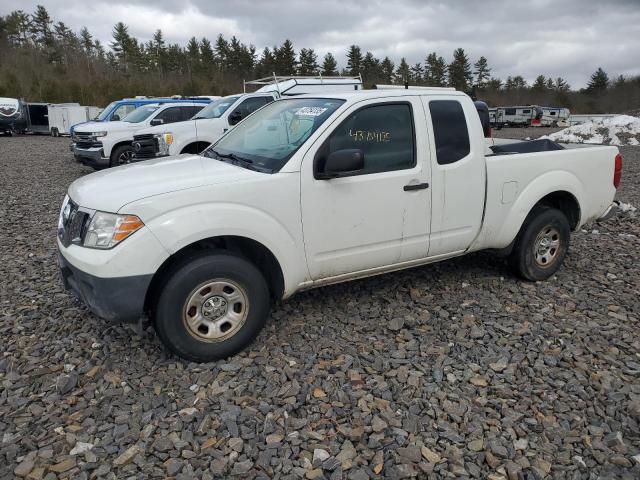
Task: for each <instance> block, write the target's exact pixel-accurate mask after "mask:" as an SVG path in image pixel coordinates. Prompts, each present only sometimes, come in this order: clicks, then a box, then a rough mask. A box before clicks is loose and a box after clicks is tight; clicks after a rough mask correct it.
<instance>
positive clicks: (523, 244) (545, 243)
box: [509, 207, 571, 281]
mask: <svg viewBox="0 0 640 480" xmlns="http://www.w3.org/2000/svg"><path fill="white" fill-rule="evenodd" d="M570 235H571V228H570V226H569V221H568V220H567V217H566V215H565V214H564V213H562V212H561V211H560V210H558V209H555V208H549V207H535V208H534V209H533V210H532V211H531V213H530V214H529V215H528V216H527V218H526V220H525V222H524V224H523V226H522V228H521V229H520V233H519V234H518V238H517V240H516V245H515V248H514V249H513V252H512V253H511V256H510V258H509V263H510V264H511V266H512V268H513V269H514V270H515V271H516V273H518V274H519V275H520V276H522V277H524V278H525V279H527V280H532V281H538V280H546V279H548V278H549V277H551V276H552V275H553V274H554V273H556V272H557V271H558V269H559V268H560V267H561V266H562V263H563V262H564V258H565V256H566V255H567V251H568V250H569V238H570Z"/></svg>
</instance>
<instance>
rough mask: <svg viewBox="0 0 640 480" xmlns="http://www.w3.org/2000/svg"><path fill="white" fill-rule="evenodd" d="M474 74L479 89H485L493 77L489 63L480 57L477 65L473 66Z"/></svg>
mask: <svg viewBox="0 0 640 480" xmlns="http://www.w3.org/2000/svg"><path fill="white" fill-rule="evenodd" d="M473 68H474V71H473V74H474V75H475V77H476V79H475V86H476V87H478V88H485V87H486V85H487V81H488V80H489V77H490V75H491V69H490V68H489V63H488V62H487V59H486V58H485V57H480V58H479V59H478V61H477V62H476V63H474V64H473Z"/></svg>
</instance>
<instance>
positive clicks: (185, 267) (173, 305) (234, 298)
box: [153, 251, 270, 362]
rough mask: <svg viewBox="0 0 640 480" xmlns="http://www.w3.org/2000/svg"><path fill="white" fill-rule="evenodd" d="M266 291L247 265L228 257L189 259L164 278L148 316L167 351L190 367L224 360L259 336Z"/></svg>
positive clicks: (257, 274)
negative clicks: (164, 281) (151, 312)
mask: <svg viewBox="0 0 640 480" xmlns="http://www.w3.org/2000/svg"><path fill="white" fill-rule="evenodd" d="M269 307H270V298H269V289H268V287H267V283H266V281H265V279H264V276H263V275H262V273H261V272H260V271H259V270H258V269H257V268H256V267H255V266H254V265H253V264H252V263H251V262H249V261H248V260H245V259H244V258H242V257H239V256H236V255H233V254H231V253H229V252H226V251H222V252H221V253H206V254H202V255H199V256H195V257H190V258H188V259H186V260H185V261H183V262H181V263H179V264H178V265H176V267H175V268H173V269H172V270H171V271H170V273H169V274H168V279H167V281H166V283H165V284H164V286H163V288H162V290H161V292H160V295H159V297H158V301H157V302H156V305H155V309H154V312H153V319H154V325H155V328H156V331H157V332H158V336H159V337H160V339H161V340H162V342H163V343H164V344H165V346H166V347H167V348H169V350H171V351H172V352H173V353H175V354H176V355H178V356H180V357H182V358H184V359H186V360H190V361H194V362H209V361H212V360H217V359H220V358H226V357H229V356H231V355H233V354H235V353H237V352H239V351H240V350H242V349H243V348H244V347H246V346H247V345H248V344H249V343H250V342H251V341H252V340H253V339H254V338H255V336H256V335H257V334H258V333H259V332H260V330H261V329H262V327H263V326H264V324H265V322H266V319H267V316H268V314H269Z"/></svg>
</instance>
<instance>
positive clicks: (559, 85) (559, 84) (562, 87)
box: [554, 77, 571, 92]
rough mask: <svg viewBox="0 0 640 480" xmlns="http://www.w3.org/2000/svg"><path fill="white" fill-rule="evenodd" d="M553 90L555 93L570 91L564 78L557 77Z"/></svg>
mask: <svg viewBox="0 0 640 480" xmlns="http://www.w3.org/2000/svg"><path fill="white" fill-rule="evenodd" d="M554 89H555V90H556V91H557V92H568V91H569V90H570V89H571V87H570V86H569V84H568V83H567V81H566V80H565V79H564V78H562V77H558V78H556V81H555V84H554Z"/></svg>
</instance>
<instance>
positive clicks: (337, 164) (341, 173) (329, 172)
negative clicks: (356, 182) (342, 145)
mask: <svg viewBox="0 0 640 480" xmlns="http://www.w3.org/2000/svg"><path fill="white" fill-rule="evenodd" d="M318 166H319V165H318ZM363 169H364V152H363V151H362V150H360V149H359V148H348V149H345V150H337V151H335V152H333V153H331V154H329V156H328V157H327V159H326V160H325V162H324V168H318V171H316V172H315V178H317V179H318V180H329V179H330V178H338V177H346V176H349V175H354V174H356V173H358V172H359V171H361V170H363Z"/></svg>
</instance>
